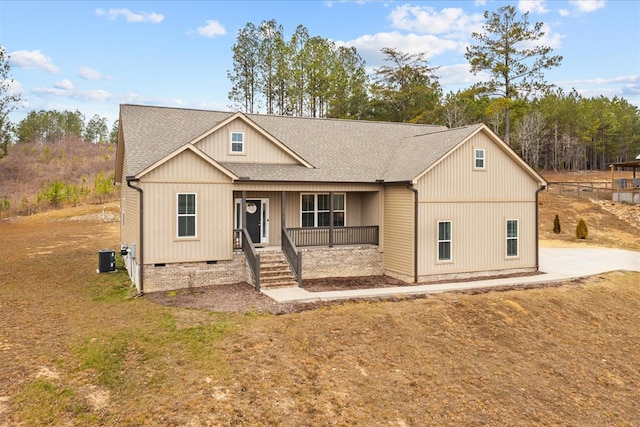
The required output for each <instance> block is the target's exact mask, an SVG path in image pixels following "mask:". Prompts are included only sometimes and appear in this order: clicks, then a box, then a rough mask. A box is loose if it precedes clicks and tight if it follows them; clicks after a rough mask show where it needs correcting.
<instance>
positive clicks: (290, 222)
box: [278, 187, 380, 228]
mask: <svg viewBox="0 0 640 427" xmlns="http://www.w3.org/2000/svg"><path fill="white" fill-rule="evenodd" d="M323 188H325V190H320V191H300V192H298V191H296V192H287V195H286V208H285V209H286V210H285V213H286V222H287V227H292V228H295V227H300V221H301V218H300V212H301V199H300V198H301V194H303V193H327V190H326V187H323ZM335 192H336V193H345V194H346V202H347V205H346V208H347V210H346V219H347V226H350V227H355V226H360V225H379V224H380V223H379V216H378V205H377V202H378V197H377V196H376V195H377V194H378V193H377V192H375V193H368V192H367V193H360V192H349V191H335ZM278 200H279V199H278ZM278 203H280V202H279V201H278ZM279 209H280V205H278V212H279Z"/></svg>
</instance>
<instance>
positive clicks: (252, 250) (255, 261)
mask: <svg viewBox="0 0 640 427" xmlns="http://www.w3.org/2000/svg"><path fill="white" fill-rule="evenodd" d="M237 231H238V230H234V233H233V235H234V244H233V246H234V248H235V246H236V243H235V242H236V238H237V233H236V232H237ZM240 236H241V238H242V246H241V247H240V248H241V249H242V251H243V252H244V256H246V257H247V262H248V263H249V267H251V271H252V272H253V277H254V279H255V288H256V291H258V292H260V254H259V253H258V251H256V247H255V245H254V244H253V242H252V241H251V236H249V231H247V229H246V228H244V229H242V230H240Z"/></svg>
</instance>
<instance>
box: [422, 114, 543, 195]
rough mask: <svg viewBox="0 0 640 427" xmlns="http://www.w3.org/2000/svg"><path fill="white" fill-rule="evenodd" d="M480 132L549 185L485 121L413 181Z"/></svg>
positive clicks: (533, 175)
mask: <svg viewBox="0 0 640 427" xmlns="http://www.w3.org/2000/svg"><path fill="white" fill-rule="evenodd" d="M480 132H485V133H486V134H487V136H488V137H489V138H490V139H491V140H492V141H493V142H494V143H496V145H498V147H500V148H501V149H502V151H504V152H505V153H506V154H507V155H508V156H509V157H511V158H512V159H513V160H515V161H516V163H518V165H520V167H521V168H522V169H524V170H525V171H526V172H527V173H528V174H529V175H531V177H532V178H534V179H535V180H536V181H538V182H539V183H541V184H542V185H545V186H546V185H547V181H546V180H545V179H544V178H543V177H542V176H541V175H540V174H539V173H538V172H536V171H535V170H534V169H533V168H532V167H531V166H529V165H528V164H527V162H525V161H524V160H522V158H521V157H520V156H518V154H516V152H515V151H513V149H512V148H511V147H509V146H508V145H507V144H506V143H505V142H504V141H503V140H502V139H501V138H500V137H499V136H498V135H496V134H495V133H494V132H493V131H492V130H491V129H489V128H488V127H487V125H485V124H484V123H483V124H482V125H480V126H478V129H476V130H475V131H473V132H472V133H470V134H469V135H467V137H466V138H464V139H462V140H461V141H460V142H459V143H458V144H456V145H455V146H454V147H453V148H452V149H451V150H449V151H447V152H446V153H445V154H444V155H443V156H442V157H440V158H439V159H438V160H437V161H435V162H434V163H433V164H432V165H431V166H429V167H428V168H427V169H425V170H424V171H423V172H422V173H420V174H419V175H418V176H416V177H415V178H414V179H413V180H412V182H413V183H414V184H417V182H418V181H419V180H420V178H422V177H423V176H425V175H426V174H427V173H428V172H429V171H430V170H431V169H433V168H434V167H436V166H437V165H438V164H439V163H440V162H442V161H443V160H444V159H445V158H446V157H447V156H448V155H449V153H452V152H454V151H455V150H457V149H458V148H459V147H460V146H462V145H464V144H466V143H467V141H469V139H471V138H472V137H474V136H475V135H477V134H478V133H480Z"/></svg>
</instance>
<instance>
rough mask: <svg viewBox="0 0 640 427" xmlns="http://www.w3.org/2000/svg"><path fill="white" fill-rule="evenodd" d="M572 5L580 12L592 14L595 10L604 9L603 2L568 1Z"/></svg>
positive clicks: (603, 0) (589, 0)
mask: <svg viewBox="0 0 640 427" xmlns="http://www.w3.org/2000/svg"><path fill="white" fill-rule="evenodd" d="M569 3H571V4H572V5H574V6H576V7H577V8H578V10H579V11H580V12H587V13H589V12H593V11H595V10H598V9H601V8H603V7H604V5H605V3H606V1H605V0H573V1H570V2H569Z"/></svg>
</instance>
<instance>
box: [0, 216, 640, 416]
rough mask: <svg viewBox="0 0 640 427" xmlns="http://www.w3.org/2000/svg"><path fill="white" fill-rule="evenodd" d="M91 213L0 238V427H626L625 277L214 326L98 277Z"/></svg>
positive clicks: (636, 386) (203, 315) (631, 372)
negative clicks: (135, 426)
mask: <svg viewBox="0 0 640 427" xmlns="http://www.w3.org/2000/svg"><path fill="white" fill-rule="evenodd" d="M108 210H111V211H113V212H114V213H116V215H115V216H116V218H117V216H118V215H117V211H116V207H115V205H110V206H109V207H108ZM100 212H102V206H88V207H82V208H73V209H67V210H62V211H55V212H50V213H48V214H39V215H35V216H32V217H28V218H19V219H11V220H5V221H2V222H0V251H2V253H1V255H2V262H1V263H0V291H1V298H0V322H1V323H0V325H1V328H0V357H1V360H2V363H1V364H0V425H25V426H31V425H74V426H75V425H187V426H199V425H284V426H300V425H314V426H315V425H365V426H373V425H383V426H411V425H456V426H459V425H465V426H473V425H527V426H531V425H541V426H543V425H544V426H546V425H581V426H583V425H584V426H590V425H591V426H601V425H629V426H633V425H640V411H639V410H638V408H640V393H639V390H640V360H639V359H638V355H640V329H639V328H638V324H640V287H639V286H638V284H640V274H636V273H633V274H632V273H626V272H615V273H610V274H607V275H603V276H598V277H592V278H589V279H584V280H579V281H574V282H571V283H567V284H566V285H563V286H560V287H550V288H540V289H532V290H515V291H514V290H511V291H506V292H490V293H483V294H476V295H473V294H464V293H459V294H439V295H432V296H429V297H426V298H423V299H413V300H406V301H395V302H360V303H352V302H350V303H338V304H336V305H333V306H330V307H326V308H322V309H319V310H314V311H307V312H302V313H297V314H289V315H280V316H275V315H258V314H222V313H215V312H207V311H203V310H188V309H183V308H171V307H165V306H160V305H157V304H154V303H152V302H150V301H149V300H146V299H145V298H133V296H134V291H133V290H132V289H131V288H130V287H129V280H128V277H127V274H126V272H124V271H123V269H122V266H121V265H120V264H118V272H116V273H103V274H97V273H96V269H97V266H98V250H99V249H106V248H116V249H117V248H118V247H119V244H118V242H119V239H118V232H119V225H118V223H116V222H102V221H100V220H99V215H98V216H97V218H98V219H97V220H96V215H95V214H97V213H98V214H99V213H100ZM544 218H546V216H545V217H544ZM72 219H74V220H72ZM591 225H592V226H594V228H596V227H595V225H594V224H593V223H592V224H591Z"/></svg>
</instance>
